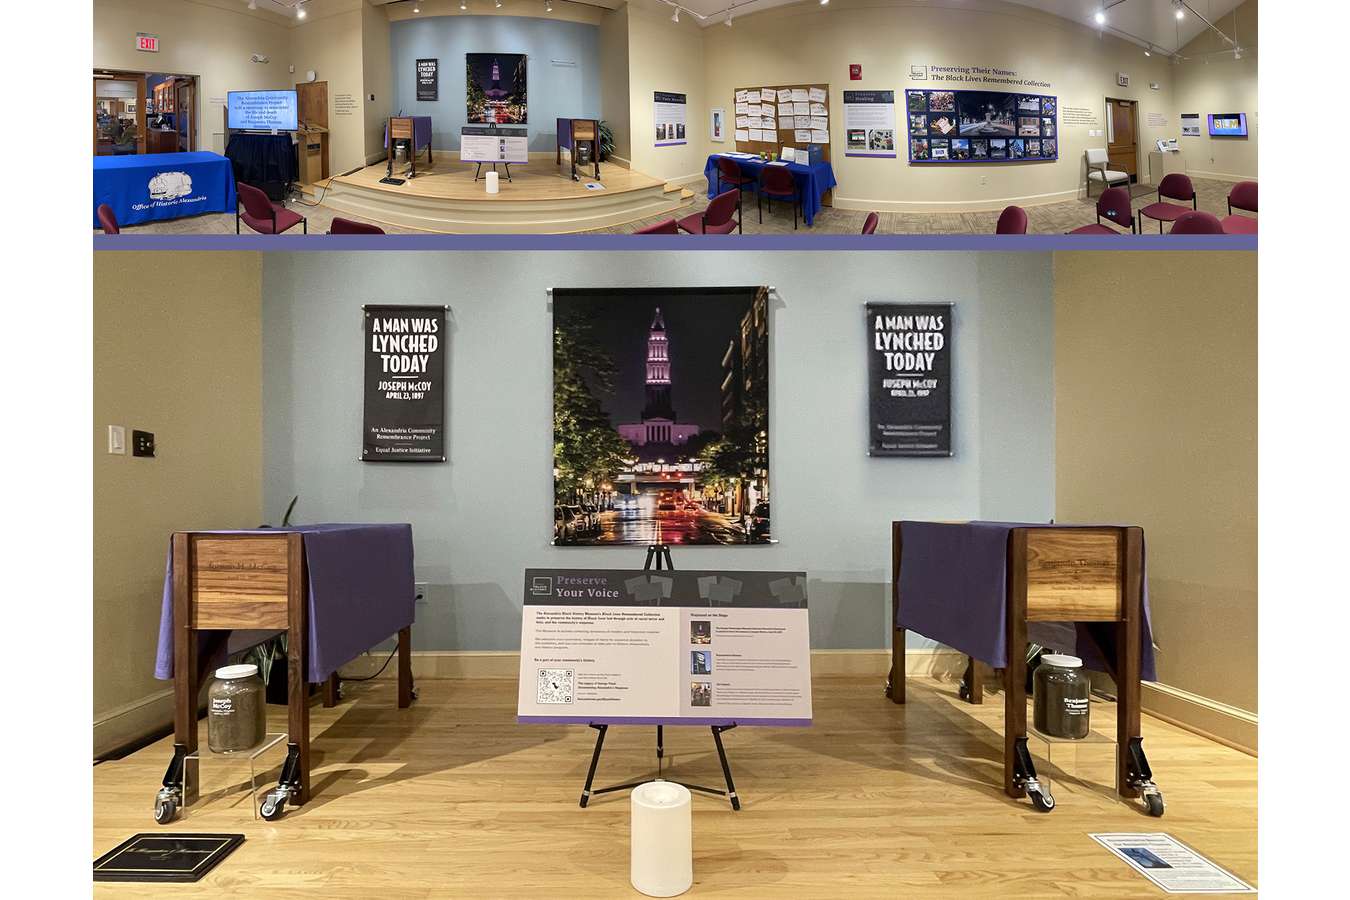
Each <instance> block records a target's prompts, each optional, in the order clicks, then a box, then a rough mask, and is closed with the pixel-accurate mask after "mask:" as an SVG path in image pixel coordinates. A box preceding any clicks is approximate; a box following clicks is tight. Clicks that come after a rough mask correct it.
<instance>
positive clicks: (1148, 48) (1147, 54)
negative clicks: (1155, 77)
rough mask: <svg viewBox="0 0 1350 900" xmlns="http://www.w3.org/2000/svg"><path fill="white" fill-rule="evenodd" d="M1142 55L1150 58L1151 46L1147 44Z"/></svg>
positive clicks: (1151, 53)
mask: <svg viewBox="0 0 1350 900" xmlns="http://www.w3.org/2000/svg"><path fill="white" fill-rule="evenodd" d="M1144 55H1145V56H1152V55H1153V45H1152V44H1149V45H1148V46H1147V47H1145V48H1144Z"/></svg>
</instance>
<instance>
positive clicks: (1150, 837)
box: [1090, 832, 1256, 894]
mask: <svg viewBox="0 0 1350 900" xmlns="http://www.w3.org/2000/svg"><path fill="white" fill-rule="evenodd" d="M1090 837H1091V838H1092V839H1093V840H1094V841H1096V842H1097V843H1099V844H1101V845H1102V846H1103V847H1105V848H1106V849H1107V850H1110V851H1111V852H1112V853H1114V854H1115V855H1116V856H1117V857H1119V858H1120V859H1122V860H1124V861H1125V862H1126V863H1128V864H1129V865H1130V868H1132V869H1134V870H1135V871H1136V872H1138V873H1139V874H1140V875H1143V876H1144V877H1145V878H1147V879H1148V880H1149V881H1151V882H1153V883H1154V884H1155V885H1157V886H1158V887H1159V888H1161V889H1162V890H1164V891H1166V892H1167V893H1169V894H1255V893H1256V888H1254V887H1252V886H1251V885H1249V884H1247V882H1245V881H1243V880H1242V879H1241V878H1238V877H1237V876H1236V875H1234V874H1233V873H1232V872H1229V871H1228V870H1227V869H1224V868H1222V867H1221V866H1218V865H1215V864H1214V863H1212V862H1210V861H1209V860H1207V859H1205V858H1204V857H1203V856H1201V855H1200V854H1199V853H1196V852H1195V851H1194V850H1192V849H1191V848H1190V847H1187V846H1186V845H1185V844H1183V843H1181V841H1178V840H1177V839H1176V838H1174V837H1172V836H1171V835H1170V834H1163V833H1162V832H1154V833H1152V834H1147V833H1146V834H1138V833H1119V832H1117V833H1103V834H1093V835H1090Z"/></svg>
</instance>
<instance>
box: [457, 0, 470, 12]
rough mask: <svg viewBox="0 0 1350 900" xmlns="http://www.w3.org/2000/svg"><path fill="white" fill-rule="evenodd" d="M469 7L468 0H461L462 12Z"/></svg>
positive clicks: (460, 8) (460, 9)
mask: <svg viewBox="0 0 1350 900" xmlns="http://www.w3.org/2000/svg"><path fill="white" fill-rule="evenodd" d="M468 8H469V4H468V2H467V0H459V11H460V12H464V11H465V10H466V9H468Z"/></svg>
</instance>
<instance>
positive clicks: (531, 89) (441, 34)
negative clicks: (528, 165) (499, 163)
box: [389, 16, 601, 151]
mask: <svg viewBox="0 0 1350 900" xmlns="http://www.w3.org/2000/svg"><path fill="white" fill-rule="evenodd" d="M389 40H390V43H391V51H392V52H391V57H392V59H393V66H394V109H395V110H401V111H402V112H403V113H404V114H406V115H416V116H431V126H432V132H433V137H432V146H433V147H435V148H436V149H437V150H458V149H459V130H460V128H461V127H463V126H464V125H465V121H464V118H465V110H464V55H465V54H466V53H524V54H526V55H527V56H528V57H529V60H528V64H527V65H528V69H527V72H528V87H527V89H526V90H527V91H528V103H529V120H530V121H529V129H530V149H531V150H537V151H551V150H553V149H554V142H555V141H556V139H557V119H558V118H559V117H560V116H562V117H568V116H570V117H573V118H595V119H598V118H600V117H601V116H600V29H599V28H598V27H596V26H595V25H586V24H583V23H581V22H561V21H557V20H554V19H537V18H527V17H517V16H432V17H429V18H419V19H404V20H402V21H399V22H393V23H391V24H390V27H389ZM419 59H439V60H440V61H441V65H440V92H439V97H440V99H439V100H437V101H435V102H434V103H433V102H421V103H419V102H418V101H417V85H416V74H415V67H416V65H417V60H419Z"/></svg>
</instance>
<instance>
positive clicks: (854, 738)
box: [93, 678, 1257, 900]
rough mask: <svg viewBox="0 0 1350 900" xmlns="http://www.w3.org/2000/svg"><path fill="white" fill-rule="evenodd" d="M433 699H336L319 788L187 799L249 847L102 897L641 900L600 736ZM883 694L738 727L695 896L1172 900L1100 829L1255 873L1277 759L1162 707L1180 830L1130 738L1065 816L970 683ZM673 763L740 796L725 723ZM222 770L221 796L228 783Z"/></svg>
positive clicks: (484, 686) (144, 818) (99, 771)
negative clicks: (1189, 850) (293, 796)
mask: <svg viewBox="0 0 1350 900" xmlns="http://www.w3.org/2000/svg"><path fill="white" fill-rule="evenodd" d="M418 687H419V690H420V693H421V698H420V699H419V700H418V701H417V703H416V704H415V705H414V707H413V709H411V710H407V711H404V712H402V713H400V712H399V711H398V710H397V709H395V708H394V687H393V685H392V683H389V682H370V683H369V684H349V685H347V686H346V699H345V700H344V702H343V703H342V704H341V705H340V706H339V707H337V708H336V709H333V710H324V709H320V708H317V707H316V708H315V709H314V714H313V725H312V728H313V748H314V752H315V771H314V776H313V780H314V785H315V788H316V794H315V796H314V798H313V800H312V801H311V802H310V803H309V804H307V805H305V806H304V807H300V808H298V809H295V810H290V811H288V812H287V813H286V815H285V817H284V818H283V819H282V820H281V821H279V822H276V823H265V822H255V821H253V819H252V817H251V813H250V811H249V807H248V801H247V799H246V796H247V795H246V793H239V792H235V793H229V794H224V793H218V794H217V795H215V796H214V797H212V796H208V797H207V799H206V800H205V801H204V802H203V803H201V804H200V805H197V806H194V807H191V808H189V809H188V810H187V812H186V814H185V816H184V817H183V818H182V819H180V820H179V821H178V822H177V823H175V828H176V829H178V830H184V831H216V832H222V831H223V832H243V833H245V834H246V835H247V840H246V841H245V843H244V844H243V845H242V846H241V847H240V848H239V850H237V851H236V852H235V853H234V855H233V856H231V857H230V858H229V859H227V860H226V861H225V862H224V863H223V864H222V865H221V866H220V867H219V868H218V869H216V871H215V872H213V873H212V874H211V875H209V876H208V877H207V878H205V879H204V880H203V881H202V882H200V883H199V884H197V885H173V886H171V887H165V888H159V889H158V890H156V889H154V888H153V887H152V886H149V885H129V884H100V885H98V886H97V888H96V893H97V894H98V895H100V896H131V895H145V896H150V895H155V896H162V895H163V894H165V893H168V892H169V891H170V890H171V891H172V893H173V894H174V895H175V896H200V895H212V894H217V895H218V894H221V893H224V892H226V891H228V892H229V893H231V894H233V895H235V896H248V897H264V896H265V897H291V896H301V895H307V896H313V895H315V894H316V892H319V891H321V892H322V894H321V896H325V897H363V898H373V897H388V898H393V897H400V898H401V897H467V896H472V897H476V898H496V897H530V898H542V897H611V896H612V897H628V896H638V895H637V894H636V893H635V892H634V891H633V890H632V889H631V887H630V886H629V882H628V862H629V861H628V820H629V816H628V798H627V794H626V792H625V793H615V794H608V795H604V796H602V797H600V798H598V799H597V800H595V801H594V802H593V803H592V805H591V807H590V808H588V809H584V810H583V809H580V808H578V806H577V797H578V795H579V793H580V788H581V784H582V781H583V780H584V778H585V774H586V767H587V765H588V763H589V759H590V750H591V746H592V742H593V737H592V735H593V732H592V731H591V730H590V729H587V728H583V727H579V726H574V727H562V726H558V727H543V726H523V725H517V724H516V723H515V690H516V685H515V682H514V680H482V679H479V680H471V681H470V680H441V681H426V680H424V681H422V682H420V683H419V685H418ZM881 687H882V686H881V684H880V683H879V682H878V681H877V680H876V679H874V678H818V679H817V680H816V683H815V688H814V691H815V693H814V701H815V704H814V705H815V713H816V719H815V721H816V724H815V726H814V727H812V728H808V729H772V728H763V729H750V728H743V729H738V730H736V731H732V732H730V733H729V734H727V735H726V738H725V740H726V743H727V751H728V755H729V756H730V759H731V763H732V766H733V770H734V775H735V778H736V786H737V788H738V790H739V792H740V794H741V796H742V798H743V803H744V806H743V808H742V810H741V811H740V812H738V813H733V812H731V811H730V809H729V808H728V807H727V805H726V803H725V801H723V800H721V799H719V798H713V797H706V796H701V795H698V794H695V795H694V886H693V889H692V890H691V891H690V892H689V894H688V895H687V896H718V897H772V898H775V900H783V898H797V897H845V896H846V897H850V898H858V897H928V896H946V897H972V896H994V895H997V896H999V897H1110V898H1120V897H1134V896H1139V897H1152V896H1160V895H1161V892H1160V891H1158V890H1157V889H1156V888H1154V887H1152V886H1151V885H1150V884H1148V883H1147V882H1146V881H1145V880H1144V879H1143V878H1142V877H1141V876H1139V875H1136V874H1135V873H1134V872H1133V871H1132V870H1130V869H1129V868H1128V867H1127V866H1126V865H1125V864H1124V863H1122V862H1120V861H1118V860H1117V859H1115V858H1114V857H1112V856H1111V855H1110V854H1108V853H1107V852H1106V851H1105V850H1104V849H1102V848H1101V847H1099V846H1098V845H1097V844H1095V843H1094V842H1093V841H1092V840H1091V839H1090V838H1089V837H1088V834H1089V833H1090V832H1093V831H1166V832H1168V833H1169V834H1171V835H1173V836H1174V837H1176V838H1178V839H1179V840H1181V841H1183V842H1185V843H1187V844H1189V845H1190V846H1191V847H1193V848H1195V849H1196V850H1198V851H1200V852H1201V853H1204V854H1206V855H1208V856H1209V857H1210V858H1211V859H1213V860H1214V861H1215V862H1217V863H1219V864H1220V865H1223V866H1225V867H1227V868H1228V869H1229V870H1230V871H1232V872H1234V873H1235V874H1237V875H1238V876H1239V877H1242V878H1244V879H1246V880H1247V881H1249V882H1251V883H1253V884H1254V883H1255V882H1256V874H1257V872H1256V760H1255V759H1253V758H1251V757H1248V756H1245V755H1243V754H1241V753H1239V752H1237V751H1234V750H1229V749H1227V748H1224V747H1222V746H1219V745H1218V744H1214V743H1212V742H1209V741H1206V740H1204V739H1202V738H1199V737H1196V736H1194V735H1191V734H1189V733H1187V732H1184V731H1181V730H1179V729H1177V728H1174V727H1172V726H1170V725H1167V724H1165V723H1162V722H1159V721H1157V720H1154V719H1151V718H1149V717H1147V716H1145V718H1144V743H1145V747H1146V748H1147V749H1148V752H1149V759H1150V762H1151V763H1152V764H1153V769H1154V772H1155V775H1156V777H1157V780H1158V783H1159V785H1160V787H1161V788H1162V790H1163V793H1164V795H1165V797H1166V801H1167V813H1166V816H1165V817H1164V818H1162V819H1150V818H1148V817H1146V816H1144V815H1143V814H1142V813H1141V812H1139V811H1138V808H1137V807H1134V806H1128V805H1124V804H1121V803H1118V802H1117V801H1116V800H1114V799H1113V797H1112V794H1111V791H1110V790H1109V788H1108V787H1107V786H1106V784H1105V783H1106V782H1107V781H1109V779H1110V772H1111V767H1112V765H1113V762H1112V761H1113V756H1112V755H1111V754H1112V751H1111V749H1110V748H1109V747H1106V748H1087V747H1079V748H1077V749H1078V752H1079V756H1078V759H1077V761H1076V763H1075V764H1073V765H1065V766H1064V767H1063V771H1061V770H1060V769H1057V768H1054V767H1050V766H1046V765H1044V763H1043V762H1042V760H1041V759H1040V758H1038V760H1037V764H1038V767H1040V768H1042V769H1043V771H1042V774H1049V775H1050V776H1051V777H1052V779H1053V781H1054V794H1055V798H1056V800H1057V801H1058V806H1057V808H1056V809H1055V810H1054V811H1053V812H1051V813H1049V814H1041V813H1037V812H1035V811H1033V810H1032V808H1031V806H1030V805H1029V803H1027V802H1026V801H1021V802H1016V801H1012V800H1009V799H1007V798H1005V797H1004V796H1003V794H1002V790H1001V778H1002V760H1001V752H1002V738H1001V732H1000V731H999V728H1000V726H1001V720H1002V704H1001V702H1000V700H999V699H998V697H997V696H995V698H994V700H993V701H992V702H989V701H988V699H986V703H985V705H984V706H982V707H971V706H968V705H966V704H963V703H961V702H960V701H959V700H957V698H956V692H955V688H954V686H953V685H952V684H950V683H939V682H937V681H933V680H925V679H913V680H911V681H910V682H909V696H910V702H909V704H908V705H907V706H895V705H893V704H891V703H890V701H888V700H886V699H885V698H884V697H883V696H882V691H881ZM277 712H278V713H280V712H283V711H282V710H280V709H278V710H277ZM1093 716H1094V722H1095V723H1096V724H1098V725H1099V726H1102V725H1108V723H1110V722H1113V721H1114V709H1112V707H1111V706H1110V705H1109V704H1100V705H1099V704H1094V706H1093ZM273 725H274V727H275V726H280V725H281V718H280V717H279V716H278V717H277V718H276V719H275V720H274V722H273ZM1108 727H1109V726H1108ZM652 747H653V729H651V728H638V727H630V728H616V729H614V730H613V731H612V732H611V735H610V737H609V738H608V739H607V741H606V746H605V754H604V757H603V760H602V762H601V766H600V775H599V777H598V779H597V783H598V784H612V783H616V782H618V781H627V780H632V779H634V778H637V777H640V776H643V775H644V774H645V773H647V772H650V771H654V770H653V769H652V768H651V766H653V765H654V763H655V760H654V753H653V750H652ZM1033 749H1035V748H1033ZM666 750H667V754H668V756H670V757H671V761H672V762H673V767H672V768H669V769H668V770H667V775H668V776H669V777H671V778H675V779H681V780H686V781H692V782H695V783H701V784H708V785H716V784H717V783H718V775H719V773H718V768H717V761H716V756H715V754H714V753H713V750H712V742H711V738H710V736H709V735H708V733H707V732H706V731H701V730H699V729H694V728H671V729H667V735H666ZM1088 750H1091V751H1092V752H1090V753H1089V752H1086V751H1088ZM169 752H170V741H169V740H168V739H166V740H165V741H161V742H160V743H158V744H156V745H155V746H152V747H149V748H146V749H144V750H141V751H140V752H138V753H136V754H134V755H133V756H131V757H128V758H126V759H123V760H119V761H115V762H108V763H103V764H101V765H98V766H96V767H95V768H94V786H95V796H94V848H93V849H94V852H95V853H96V854H98V853H102V852H104V851H106V850H107V849H109V848H111V847H112V846H114V845H115V844H117V843H118V842H119V841H121V840H123V839H124V838H126V837H128V836H129V835H131V834H133V833H135V832H138V831H153V830H156V828H157V826H155V824H154V822H153V820H152V817H151V805H152V801H153V796H154V792H155V789H156V788H157V786H158V784H159V780H160V778H161V776H162V774H163V771H164V766H165V764H166V762H167V761H168V758H169ZM276 762H277V763H278V764H279V762H280V759H279V758H278V759H277V760H276ZM245 771H246V770H245ZM217 774H218V777H217V778H215V779H214V780H212V781H211V782H209V783H207V784H206V787H207V788H208V789H210V788H211V787H212V785H213V784H216V785H219V784H221V783H229V782H230V779H229V778H225V779H224V780H223V782H222V779H221V778H220V777H219V774H220V773H219V772H218V773H217ZM203 777H204V781H206V780H207V779H209V778H210V775H209V774H204V776H203ZM271 777H272V778H275V772H273V773H272V776H271Z"/></svg>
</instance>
